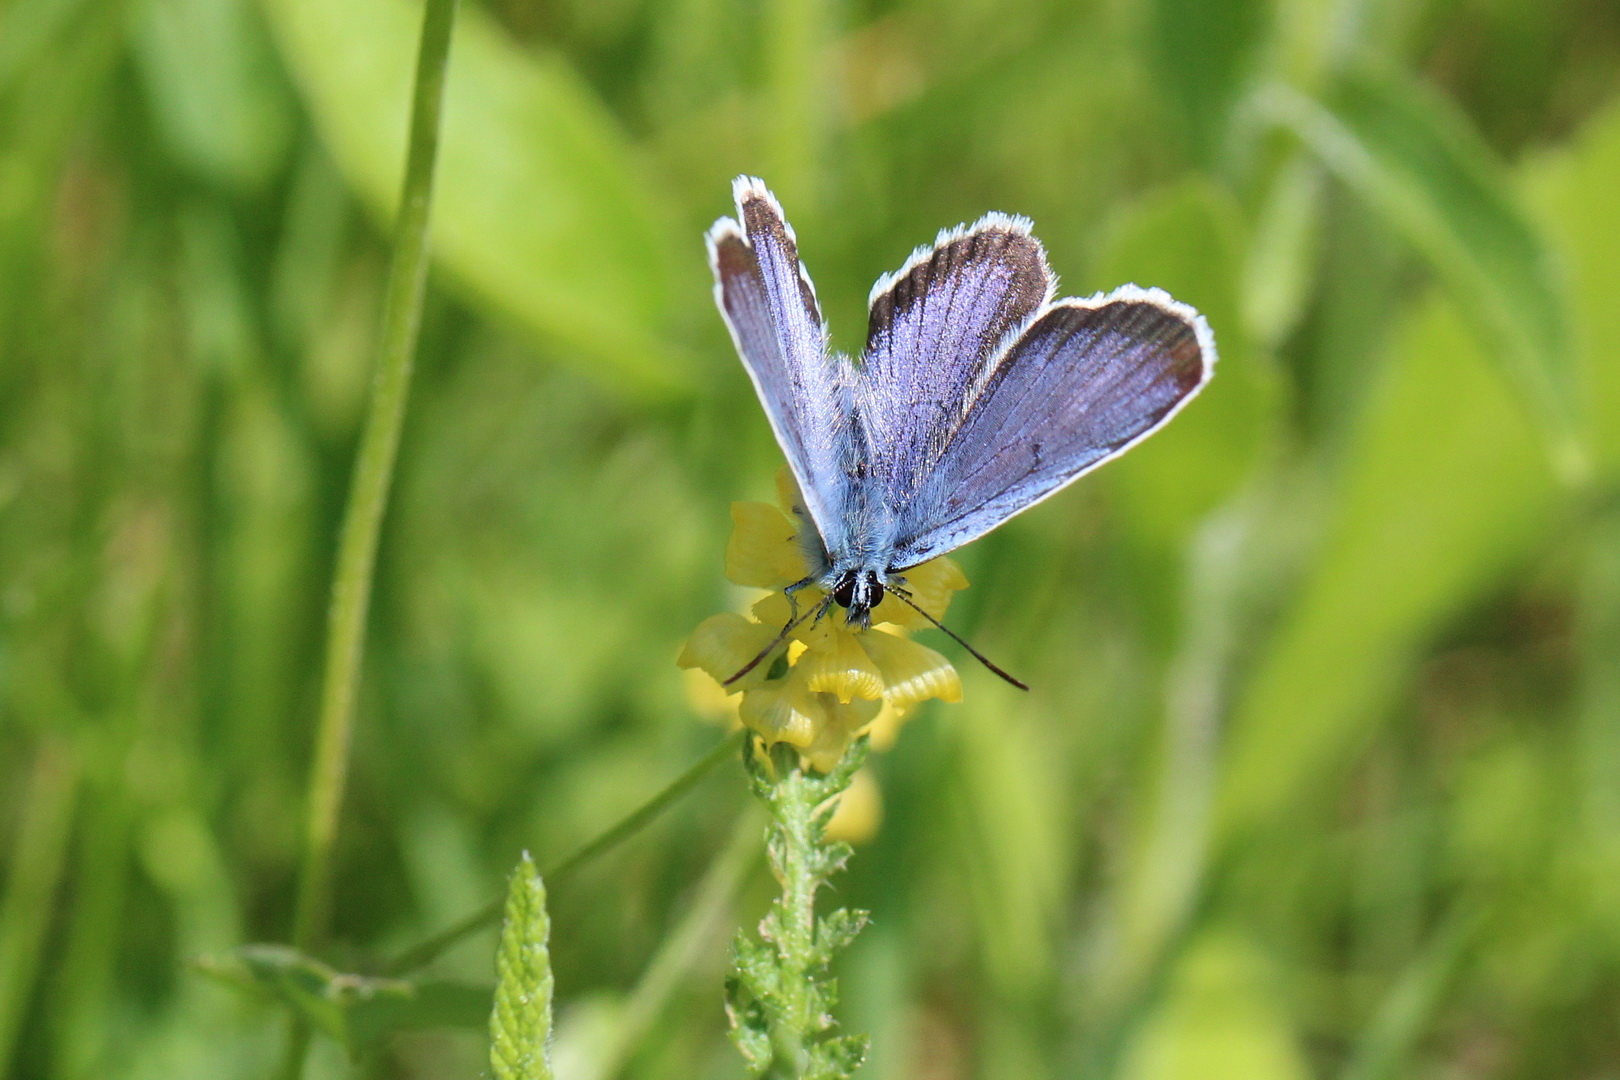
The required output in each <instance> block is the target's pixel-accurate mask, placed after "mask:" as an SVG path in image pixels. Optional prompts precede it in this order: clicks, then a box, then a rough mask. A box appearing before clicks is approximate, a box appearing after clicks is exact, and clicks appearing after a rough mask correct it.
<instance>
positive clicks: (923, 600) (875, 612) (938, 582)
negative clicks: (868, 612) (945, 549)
mask: <svg viewBox="0 0 1620 1080" xmlns="http://www.w3.org/2000/svg"><path fill="white" fill-rule="evenodd" d="M892 580H893V581H894V583H895V584H896V585H899V586H900V587H901V588H903V589H905V590H906V592H908V593H910V594H911V601H912V603H914V604H916V605H917V606H918V607H920V608H922V609H923V610H924V611H926V612H928V614H930V615H932V616H933V617H934V618H936V619H944V618H945V609H946V608H948V607H950V606H951V596H952V594H954V593H955V592H956V591H957V590H958V589H965V588H967V586H968V580H967V576H966V575H965V574H963V573H962V568H961V567H960V566H957V565H956V562H955V561H954V560H952V559H949V558H947V557H945V556H943V555H941V556H940V557H939V558H937V559H929V560H928V561H927V562H925V563H923V564H921V565H919V566H913V567H912V568H911V569H910V570H907V571H905V572H904V573H901V574H895V575H893V576H892ZM872 618H873V619H874V620H875V621H877V622H892V623H895V624H897V625H900V626H904V627H906V628H907V629H908V630H920V629H922V628H923V627H925V626H927V625H929V623H928V620H927V619H925V618H923V617H922V616H921V615H919V614H917V612H916V611H915V610H913V609H912V607H911V605H910V604H907V603H906V602H904V601H903V600H901V599H900V598H899V597H897V596H892V595H890V596H885V597H884V598H883V602H882V603H881V604H879V605H878V606H877V607H875V608H873V609H872Z"/></svg>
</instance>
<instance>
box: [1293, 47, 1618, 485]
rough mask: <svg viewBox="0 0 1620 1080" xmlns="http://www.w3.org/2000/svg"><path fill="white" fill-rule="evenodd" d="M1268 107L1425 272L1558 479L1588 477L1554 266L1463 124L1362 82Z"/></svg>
mask: <svg viewBox="0 0 1620 1080" xmlns="http://www.w3.org/2000/svg"><path fill="white" fill-rule="evenodd" d="M1263 100H1264V102H1265V106H1266V108H1267V110H1268V112H1269V113H1270V115H1271V116H1272V117H1274V118H1275V119H1276V120H1277V121H1278V122H1280V123H1281V124H1283V125H1284V126H1286V127H1288V128H1289V129H1290V130H1292V131H1293V132H1294V133H1295V134H1296V135H1297V136H1298V137H1299V138H1300V139H1301V140H1302V141H1304V142H1305V143H1306V145H1308V146H1309V147H1310V148H1311V149H1312V150H1313V151H1314V152H1315V153H1316V154H1317V156H1319V157H1320V158H1321V160H1322V161H1323V163H1324V164H1325V165H1326V166H1327V167H1328V168H1329V169H1330V170H1331V171H1332V172H1333V173H1334V174H1335V175H1336V176H1337V177H1338V178H1339V179H1340V180H1341V181H1343V182H1344V183H1345V184H1346V185H1347V186H1349V187H1350V188H1351V189H1352V190H1354V191H1355V192H1356V193H1357V194H1359V195H1360V196H1361V197H1362V198H1363V199H1365V200H1366V201H1367V203H1368V204H1369V205H1371V206H1372V207H1374V208H1375V209H1376V210H1378V211H1379V212H1380V213H1381V214H1382V215H1383V217H1384V218H1385V219H1386V220H1387V221H1388V222H1389V223H1390V225H1391V226H1392V227H1393V228H1394V229H1395V230H1396V231H1397V232H1398V233H1399V234H1400V235H1402V236H1403V237H1405V238H1406V240H1407V242H1408V243H1410V244H1411V245H1412V246H1413V247H1414V248H1415V249H1416V250H1417V251H1419V252H1420V253H1421V254H1422V255H1423V256H1424V257H1425V258H1426V259H1427V260H1428V261H1429V263H1430V264H1431V265H1432V266H1433V267H1434V269H1435V271H1436V272H1437V273H1438V275H1439V277H1440V279H1441V280H1442V281H1443V282H1444V283H1445V285H1446V287H1447V288H1448V289H1449V290H1450V292H1451V293H1452V295H1453V296H1454V297H1455V298H1456V301H1457V303H1458V305H1459V307H1460V308H1461V310H1462V311H1463V312H1464V313H1465V314H1466V315H1467V317H1468V324H1469V327H1470V329H1471V330H1472V331H1473V333H1474V334H1475V336H1476V337H1477V339H1478V340H1479V342H1480V344H1481V346H1482V347H1483V348H1484V349H1485V350H1486V353H1487V355H1489V356H1490V357H1491V359H1492V360H1493V361H1494V362H1495V363H1496V364H1497V365H1498V366H1499V368H1500V369H1501V371H1502V372H1503V373H1504V375H1505V376H1506V378H1507V379H1508V382H1509V384H1510V385H1511V386H1512V388H1513V390H1514V393H1515V394H1516V396H1517V397H1518V398H1519V399H1520V400H1521V401H1522V402H1523V403H1524V405H1525V407H1526V408H1527V409H1528V411H1529V414H1530V416H1531V417H1532V419H1533V421H1534V422H1535V423H1536V425H1537V427H1538V429H1539V430H1540V431H1541V433H1542V436H1543V438H1544V439H1545V441H1546V444H1547V446H1548V449H1549V452H1550V454H1551V459H1552V461H1553V463H1554V465H1555V467H1556V468H1557V469H1558V470H1559V472H1560V475H1562V476H1564V477H1565V478H1566V479H1578V478H1580V477H1581V476H1583V475H1584V472H1585V470H1586V468H1587V467H1588V466H1587V447H1586V429H1585V424H1586V418H1585V417H1584V415H1583V409H1582V404H1581V398H1580V393H1579V383H1578V377H1577V372H1576V369H1575V359H1574V356H1573V352H1572V349H1571V347H1570V345H1571V338H1570V331H1569V324H1568V314H1567V312H1566V310H1565V306H1564V298H1563V294H1562V291H1561V289H1560V287H1559V282H1558V280H1557V277H1556V275H1555V272H1554V269H1553V260H1552V259H1551V257H1550V255H1549V252H1548V249H1547V246H1546V243H1545V241H1544V239H1543V237H1542V236H1541V235H1540V234H1539V233H1538V231H1537V230H1536V228H1535V227H1534V226H1533V225H1532V223H1531V221H1530V219H1529V218H1528V216H1527V215H1526V214H1525V212H1524V210H1523V208H1522V207H1521V205H1520V202H1519V200H1518V198H1517V197H1516V195H1515V193H1514V192H1513V190H1512V188H1511V187H1510V185H1509V183H1508V180H1507V177H1506V175H1505V172H1504V171H1503V170H1502V168H1501V167H1500V165H1499V164H1498V163H1497V162H1496V161H1495V160H1494V159H1493V158H1492V156H1491V154H1490V153H1489V151H1488V150H1487V149H1486V148H1485V146H1484V144H1483V143H1482V141H1481V140H1480V139H1479V137H1478V136H1477V134H1476V133H1475V132H1474V131H1473V129H1472V128H1471V127H1470V126H1469V124H1468V122H1467V120H1466V119H1465V118H1463V117H1462V116H1461V115H1460V114H1459V113H1458V112H1457V110H1455V109H1454V108H1452V107H1451V106H1449V105H1448V104H1447V103H1446V102H1445V101H1444V100H1442V99H1441V98H1439V97H1438V96H1437V95H1435V94H1433V93H1432V92H1430V91H1429V90H1427V89H1426V88H1424V87H1422V86H1420V85H1418V84H1417V83H1415V82H1411V81H1406V80H1402V79H1398V78H1396V77H1394V76H1388V75H1381V74H1375V73H1371V72H1365V71H1363V72H1356V73H1352V74H1350V75H1347V76H1346V77H1345V78H1344V79H1343V80H1342V82H1341V84H1340V85H1339V86H1338V87H1337V89H1336V91H1335V92H1334V93H1333V94H1332V95H1331V96H1330V97H1329V98H1328V99H1327V100H1326V101H1315V100H1313V99H1311V98H1309V97H1306V96H1305V95H1303V94H1300V93H1298V92H1297V91H1294V90H1291V89H1288V88H1286V87H1280V86H1278V87H1272V88H1270V89H1269V91H1268V92H1267V93H1266V95H1265V96H1264V98H1263Z"/></svg>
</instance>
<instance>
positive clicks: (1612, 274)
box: [1525, 100, 1620, 475]
mask: <svg viewBox="0 0 1620 1080" xmlns="http://www.w3.org/2000/svg"><path fill="white" fill-rule="evenodd" d="M1527 172H1528V176H1527V178H1526V183H1525V189H1526V192H1527V196H1526V198H1527V201H1528V203H1529V204H1530V206H1531V207H1532V210H1533V212H1534V213H1535V215H1536V217H1537V219H1538V220H1539V221H1541V222H1542V223H1543V225H1544V227H1545V228H1546V230H1547V233H1548V235H1549V236H1551V237H1552V238H1553V239H1554V240H1555V242H1556V243H1557V246H1558V250H1559V254H1560V255H1561V256H1562V258H1561V260H1560V266H1561V268H1562V269H1563V270H1564V272H1565V274H1566V275H1567V277H1568V279H1569V294H1570V298H1571V308H1572V309H1573V314H1574V319H1573V322H1574V328H1575V335H1574V336H1575V345H1576V349H1575V354H1576V355H1577V356H1578V357H1580V360H1581V373H1582V385H1583V387H1584V390H1585V396H1586V400H1587V402H1588V408H1589V409H1590V412H1591V418H1592V451H1593V456H1594V458H1595V460H1596V462H1597V465H1598V468H1599V469H1600V470H1601V471H1603V472H1604V473H1605V474H1606V475H1613V474H1614V473H1615V472H1616V471H1620V199H1617V198H1615V187H1616V181H1617V178H1620V100H1617V101H1615V102H1614V103H1613V104H1611V105H1610V106H1609V107H1608V108H1607V109H1605V110H1604V111H1603V112H1601V113H1600V114H1599V115H1598V116H1597V117H1596V118H1595V119H1593V120H1591V121H1590V122H1588V124H1587V125H1586V128H1585V129H1584V130H1583V131H1582V132H1581V134H1580V136H1579V137H1578V138H1577V139H1576V140H1575V141H1574V142H1572V143H1570V144H1566V145H1565V146H1563V147H1561V148H1559V149H1558V150H1556V151H1553V152H1550V153H1548V154H1546V155H1544V156H1543V157H1542V158H1540V159H1539V160H1537V161H1536V162H1534V163H1533V164H1532V165H1531V166H1530V167H1529V168H1528V170H1527Z"/></svg>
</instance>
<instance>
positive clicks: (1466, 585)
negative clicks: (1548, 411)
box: [1220, 297, 1561, 840]
mask: <svg viewBox="0 0 1620 1080" xmlns="http://www.w3.org/2000/svg"><path fill="white" fill-rule="evenodd" d="M1383 375H1384V378H1383V381H1382V384H1381V385H1379V386H1378V387H1376V388H1375V389H1374V391H1373V393H1372V398H1371V400H1370V401H1369V402H1368V406H1367V408H1366V411H1365V412H1364V414H1363V415H1362V416H1361V417H1360V419H1359V421H1358V426H1357V428H1356V430H1355V432H1354V434H1353V437H1352V441H1351V446H1350V449H1349V451H1348V455H1347V458H1346V471H1345V474H1344V476H1343V477H1342V478H1341V479H1340V486H1341V493H1340V496H1339V506H1338V509H1337V511H1336V517H1335V520H1334V521H1333V522H1332V523H1331V524H1330V526H1329V528H1328V532H1327V535H1326V537H1325V538H1324V542H1323V546H1322V548H1321V554H1320V556H1319V558H1318V562H1317V565H1316V567H1315V568H1314V570H1313V571H1312V572H1311V574H1310V576H1309V577H1308V579H1307V581H1306V582H1305V584H1304V586H1303V588H1302V590H1301V595H1300V597H1299V600H1298V602H1297V604H1296V606H1295V608H1294V610H1293V611H1292V612H1291V613H1290V614H1289V615H1287V616H1286V617H1285V618H1284V620H1283V623H1282V625H1281V628H1280V630H1279V632H1278V633H1277V635H1276V636H1275V638H1274V639H1273V640H1272V642H1271V643H1270V646H1269V647H1268V649H1267V651H1266V653H1265V655H1264V657H1263V658H1262V660H1261V661H1260V663H1259V665H1258V668H1257V670H1256V671H1255V672H1254V674H1253V676H1252V678H1251V679H1250V681H1249V684H1248V685H1247V687H1246V688H1245V690H1244V692H1243V693H1242V695H1241V697H1240V699H1239V701H1238V702H1237V705H1236V707H1235V715H1234V719H1233V728H1232V735H1231V740H1230V743H1229V746H1228V749H1227V763H1226V768H1225V769H1224V772H1223V776H1222V791H1221V794H1220V813H1221V823H1222V825H1223V826H1224V828H1225V829H1226V830H1227V839H1228V840H1230V839H1232V835H1231V834H1232V833H1233V832H1234V831H1241V830H1243V829H1245V828H1247V827H1248V826H1250V825H1252V824H1254V823H1256V822H1258V821H1262V820H1266V819H1275V818H1276V817H1278V816H1279V815H1281V814H1282V813H1283V812H1284V809H1285V807H1286V806H1287V805H1288V803H1289V802H1290V801H1291V800H1293V799H1294V798H1296V797H1298V796H1299V795H1300V794H1302V793H1304V792H1308V791H1311V790H1313V789H1320V788H1321V784H1322V781H1323V778H1324V773H1325V771H1326V770H1328V769H1329V768H1331V767H1332V766H1333V765H1334V764H1335V763H1338V762H1343V761H1344V760H1346V757H1347V755H1348V754H1350V753H1352V752H1353V751H1354V750H1355V748H1356V747H1357V746H1358V745H1360V743H1361V742H1362V741H1363V740H1364V739H1365V738H1366V736H1367V734H1368V733H1369V732H1370V730H1371V728H1372V726H1373V725H1374V724H1375V723H1376V722H1377V720H1378V718H1379V716H1380V714H1381V711H1382V709H1383V708H1384V707H1385V706H1386V705H1387V704H1388V703H1389V701H1390V699H1391V698H1392V696H1393V694H1394V693H1395V692H1396V691H1397V690H1398V689H1399V687H1400V685H1401V683H1402V681H1403V680H1404V677H1405V676H1406V674H1407V672H1408V671H1409V669H1410V666H1411V664H1412V663H1413V661H1414V657H1415V655H1416V653H1417V651H1418V649H1420V648H1421V647H1422V646H1423V645H1424V644H1426V643H1427V641H1428V640H1429V639H1430V637H1431V636H1432V635H1433V633H1434V632H1435V631H1436V629H1437V628H1438V627H1439V626H1440V625H1441V624H1442V622H1443V621H1444V620H1445V619H1447V618H1449V617H1451V616H1453V615H1454V614H1455V613H1456V612H1457V611H1459V610H1460V609H1461V608H1462V607H1463V606H1464V605H1465V604H1467V603H1469V602H1471V601H1473V600H1474V599H1475V598H1477V597H1478V596H1479V595H1480V593H1481V592H1482V591H1483V590H1484V589H1486V588H1488V587H1490V586H1491V585H1493V584H1494V583H1495V582H1497V581H1498V580H1500V578H1501V576H1502V574H1503V572H1504V571H1506V570H1508V569H1510V568H1511V567H1512V566H1513V565H1514V564H1515V563H1517V562H1518V561H1519V560H1521V559H1522V558H1523V557H1524V556H1525V554H1526V553H1527V551H1529V550H1530V549H1531V548H1532V546H1533V545H1535V544H1536V543H1537V542H1539V541H1540V540H1541V539H1542V538H1544V537H1545V536H1546V535H1547V534H1548V530H1549V529H1550V528H1551V527H1552V525H1553V523H1554V520H1555V515H1554V513H1553V511H1554V510H1556V508H1557V507H1558V506H1559V503H1560V491H1561V489H1560V488H1559V486H1558V485H1557V484H1556V483H1555V482H1554V479H1553V477H1552V475H1551V473H1550V472H1549V470H1548V467H1547V460H1546V456H1545V455H1544V454H1543V453H1541V447H1540V443H1539V442H1538V440H1537V437H1536V432H1535V431H1534V429H1533V428H1532V427H1531V426H1530V423H1529V420H1528V418H1527V417H1526V416H1525V414H1524V411H1523V410H1522V409H1520V408H1519V407H1518V405H1517V403H1516V402H1515V401H1514V400H1513V398H1512V397H1511V396H1510V395H1509V393H1508V391H1507V387H1506V384H1505V383H1504V382H1503V381H1502V380H1501V379H1499V378H1497V377H1496V376H1495V375H1494V373H1493V372H1492V371H1491V369H1490V366H1489V364H1488V362H1487V361H1486V359H1485V358H1484V357H1483V356H1482V355H1481V353H1480V348H1479V343H1478V340H1477V338H1476V336H1475V335H1474V334H1472V333H1471V330H1470V328H1469V326H1468V324H1467V321H1466V320H1465V319H1464V317H1463V316H1462V315H1460V314H1459V313H1458V312H1457V311H1456V309H1455V308H1453V307H1452V306H1450V305H1449V304H1446V303H1445V302H1444V301H1443V299H1442V298H1440V297H1433V298H1431V299H1430V300H1429V302H1427V303H1424V304H1423V305H1421V306H1420V307H1419V309H1418V310H1417V311H1416V312H1415V313H1414V314H1413V315H1412V316H1411V317H1409V318H1408V319H1407V320H1406V321H1405V322H1404V324H1403V325H1402V327H1401V329H1400V330H1399V331H1398V333H1397V339H1396V345H1395V349H1394V355H1393V356H1392V357H1391V358H1390V362H1389V365H1388V367H1387V368H1386V370H1385V372H1384V373H1383Z"/></svg>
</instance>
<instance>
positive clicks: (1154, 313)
mask: <svg viewBox="0 0 1620 1080" xmlns="http://www.w3.org/2000/svg"><path fill="white" fill-rule="evenodd" d="M1214 363H1215V344H1214V339H1213V338H1212V336H1211V335H1210V332H1209V327H1208V326H1207V325H1206V324H1205V323H1204V320H1203V318H1202V317H1201V316H1200V315H1199V314H1198V313H1197V312H1196V311H1194V310H1193V309H1192V308H1190V307H1187V306H1186V305H1184V304H1179V303H1176V302H1175V301H1174V300H1172V299H1171V298H1170V297H1169V296H1168V295H1167V294H1165V293H1163V292H1161V291H1159V290H1157V289H1139V288H1137V287H1135V286H1125V287H1124V288H1121V289H1118V290H1115V291H1114V292H1112V293H1110V294H1108V295H1107V296H1101V297H1093V298H1091V299H1089V300H1063V301H1059V302H1058V303H1056V304H1052V305H1050V306H1049V307H1048V308H1047V309H1046V310H1045V311H1044V312H1043V313H1042V314H1041V315H1040V316H1039V317H1037V318H1036V319H1035V321H1034V322H1033V323H1031V324H1030V326H1029V327H1028V329H1026V330H1025V331H1024V333H1023V334H1022V335H1021V336H1020V337H1019V338H1018V340H1017V341H1016V342H1013V343H1012V344H1011V345H1010V347H1009V348H1008V349H1007V352H1006V355H1005V357H1003V358H1002V359H1001V360H1000V361H999V362H998V363H996V364H995V366H994V369H993V371H992V373H991V375H990V378H989V380H988V382H987V383H986V385H985V387H984V388H983V390H982V392H981V393H980V394H979V395H978V396H977V398H976V399H975V400H974V401H973V402H972V405H971V407H970V409H969V411H968V412H967V415H966V417H965V418H964V420H963V421H962V423H961V424H960V425H959V426H958V427H957V428H956V429H955V430H954V432H953V433H952V434H951V436H950V439H949V444H948V445H947V446H946V447H945V449H944V452H943V453H942V454H941V455H940V456H939V459H938V462H937V464H936V466H935V468H934V470H933V471H932V473H931V474H930V475H929V477H928V478H927V480H926V482H925V483H924V484H923V485H922V487H921V488H920V489H919V492H918V494H917V497H916V498H914V499H913V500H911V501H910V502H909V503H908V504H906V505H905V506H904V507H902V508H901V513H900V517H899V520H898V521H897V523H896V534H895V544H894V550H895V555H894V562H893V564H892V565H894V566H895V567H905V566H912V565H915V564H917V563H920V562H923V561H925V560H927V559H930V558H933V557H934V556H935V555H940V554H943V553H945V552H947V551H950V550H952V549H954V548H957V547H960V546H962V545H963V544H966V543H968V542H970V541H972V540H975V539H977V538H978V537H980V536H983V535H984V534H985V533H987V532H989V531H990V530H992V529H994V528H996V526H998V525H1000V524H1001V523H1002V522H1004V521H1006V520H1007V519H1008V518H1010V517H1012V516H1013V515H1015V514H1017V513H1019V512H1021V511H1023V510H1025V509H1028V508H1029V507H1030V506H1033V505H1034V504H1035V503H1037V502H1040V501H1041V500H1042V499H1045V498H1046V497H1047V496H1049V495H1052V494H1053V493H1055V492H1056V491H1058V490H1060V489H1061V488H1063V487H1064V486H1066V485H1067V484H1069V483H1071V482H1073V481H1074V480H1076V479H1078V478H1079V477H1080V476H1082V475H1084V474H1085V473H1087V472H1089V471H1091V470H1092V469H1094V468H1096V467H1097V466H1099V465H1101V464H1103V463H1104V462H1106V461H1108V460H1109V459H1111V458H1114V457H1117V456H1118V455H1119V454H1122V453H1124V452H1125V451H1126V450H1128V449H1130V447H1132V446H1134V445H1135V444H1136V443H1137V442H1140V441H1141V440H1142V439H1144V438H1146V437H1147V436H1148V435H1150V434H1152V433H1153V432H1154V431H1156V430H1158V429H1159V428H1160V427H1162V426H1163V425H1164V424H1165V423H1166V422H1168V421H1169V419H1170V418H1171V417H1172V416H1174V415H1175V413H1176V412H1177V411H1178V410H1179V409H1180V408H1181V407H1182V406H1184V405H1185V404H1186V403H1187V402H1188V401H1190V400H1191V399H1192V398H1193V396H1194V395H1195V394H1197V393H1198V391H1199V390H1200V389H1202V388H1203V386H1204V384H1205V383H1206V382H1208V380H1209V378H1210V375H1211V374H1212V373H1213V371H1214Z"/></svg>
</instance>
